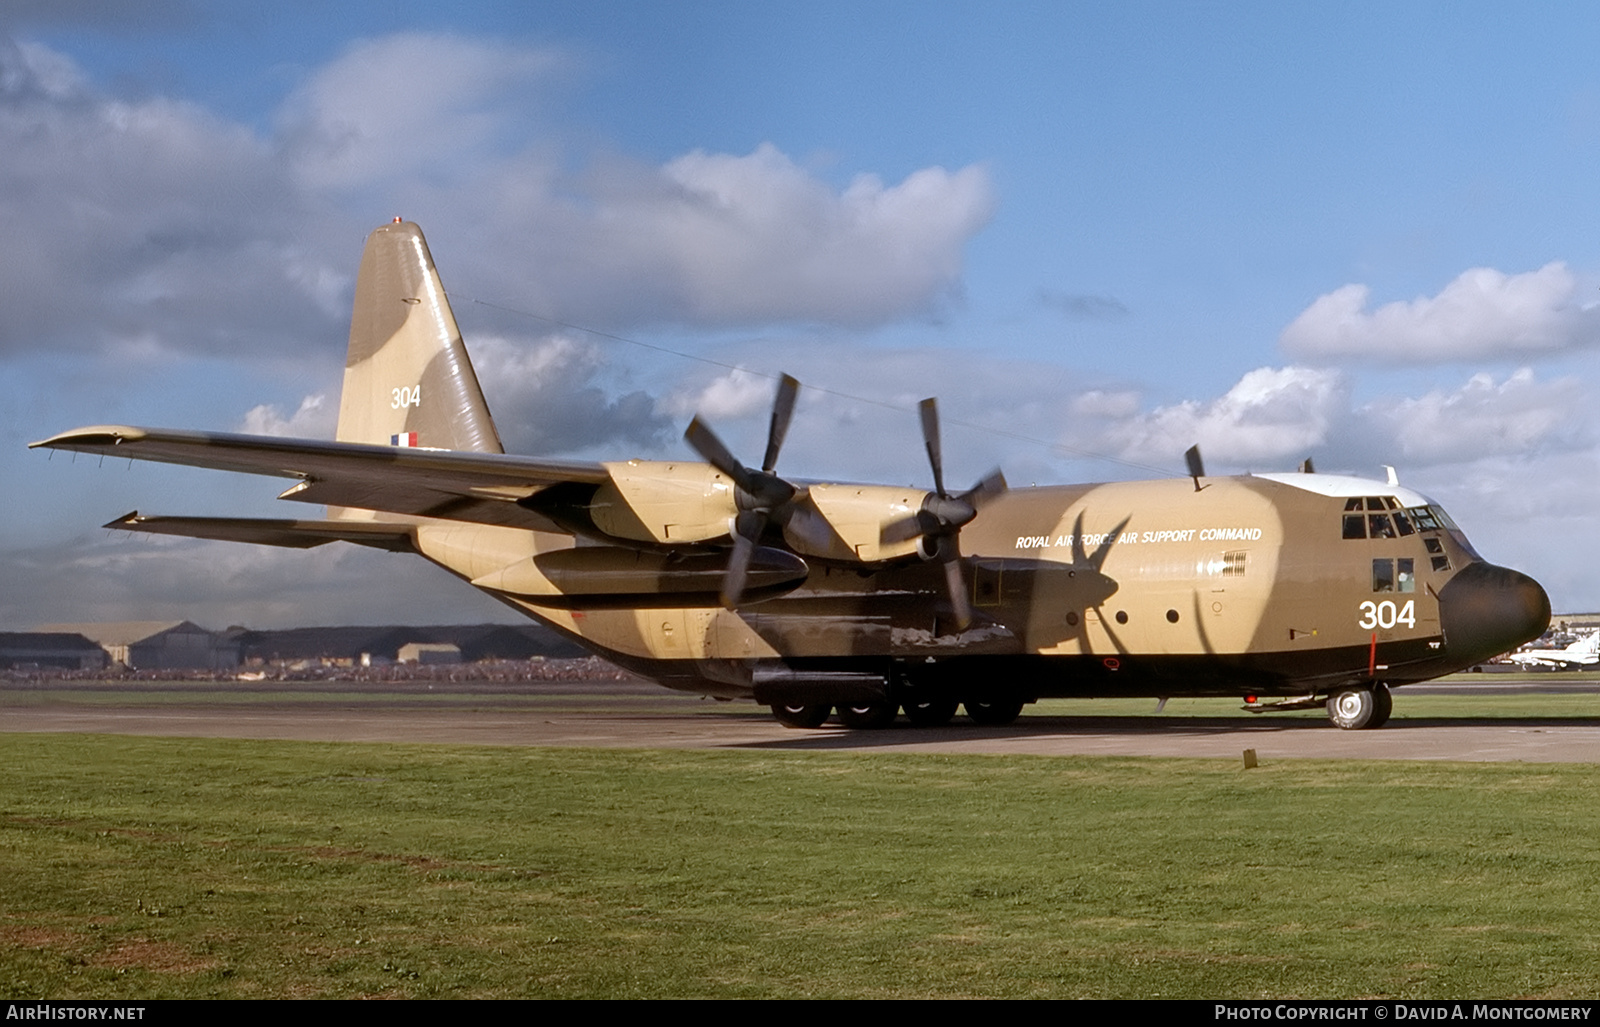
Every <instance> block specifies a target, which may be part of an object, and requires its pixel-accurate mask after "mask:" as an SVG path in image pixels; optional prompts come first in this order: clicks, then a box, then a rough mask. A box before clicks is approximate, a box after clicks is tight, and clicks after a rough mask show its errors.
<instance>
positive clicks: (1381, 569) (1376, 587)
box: [1372, 560, 1394, 592]
mask: <svg viewBox="0 0 1600 1027" xmlns="http://www.w3.org/2000/svg"><path fill="white" fill-rule="evenodd" d="M1372 590H1373V591H1374V592H1393V591H1394V561H1393V560H1374V561H1372Z"/></svg>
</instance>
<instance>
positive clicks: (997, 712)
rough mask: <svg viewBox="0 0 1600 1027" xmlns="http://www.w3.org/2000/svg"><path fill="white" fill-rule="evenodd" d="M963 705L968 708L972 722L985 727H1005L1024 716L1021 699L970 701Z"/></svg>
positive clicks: (968, 714)
mask: <svg viewBox="0 0 1600 1027" xmlns="http://www.w3.org/2000/svg"><path fill="white" fill-rule="evenodd" d="M962 705H963V706H965V707H966V708H967V716H969V717H971V718H972V722H973V723H974V724H982V725H983V726H984V727H1004V726H1005V725H1007V724H1009V723H1011V722H1012V721H1013V720H1016V719H1017V717H1018V716H1020V715H1021V714H1022V700H1021V699H991V700H988V701H985V702H979V701H977V700H975V699H968V700H967V701H966V702H964V703H962Z"/></svg>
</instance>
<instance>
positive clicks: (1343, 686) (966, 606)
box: [33, 218, 1550, 728]
mask: <svg viewBox="0 0 1600 1027" xmlns="http://www.w3.org/2000/svg"><path fill="white" fill-rule="evenodd" d="M798 388H799V386H798V383H796V382H795V380H794V379H792V378H789V377H787V376H785V377H784V378H782V379H781V381H780V384H779V386H778V390H777V398H776V402H775V404H774V409H773V412H772V420H771V427H770V430H769V434H768V442H767V449H766V453H765V455H764V457H763V459H762V461H761V465H760V467H759V468H754V467H748V466H746V465H745V464H743V463H742V462H741V461H740V460H739V459H737V458H736V457H735V456H734V455H733V454H732V453H731V452H730V451H729V450H728V449H727V448H726V447H725V446H724V445H723V444H722V442H721V441H719V440H718V438H717V436H716V435H715V434H714V433H713V432H712V430H711V429H710V428H708V427H707V426H706V425H705V424H704V423H703V422H701V421H700V420H699V419H698V418H696V419H695V420H694V421H693V422H692V423H691V424H690V425H689V428H688V431H687V433H686V438H687V440H688V442H689V443H690V445H691V446H693V447H694V449H695V450H696V451H697V452H698V453H699V454H700V455H701V456H702V457H704V459H705V462H703V463H702V462H693V461H641V460H624V461H619V462H614V463H586V462H578V461H561V460H547V459H539V458H532V457H523V456H513V455H507V454H506V453H505V452H504V449H503V447H502V446H501V444H500V438H499V436H498V434H497V433H496V431H495V426H494V422H493V421H492V420H491V419H490V416H489V410H488V407H487V405H486V404H485V402H484V398H483V395H482V392H481V391H480V389H479V385H478V380H477V377H476V375H475V373H474V372H473V369H472V365H471V363H470V362H469V361H468V359H467V352H466V348H465V346H464V344H463V342H462V340H461V336H460V333H459V331H458V329H457V327H456V321H455V317H454V315H453V314H452V312H451V310H450V305H449V302H448V299H447V298H446V295H445V291H444V288H443V285H442V284H441V282H440V280H439V276H438V272H437V271H436V269H435V267H434V264H433V258H432V256H431V255H430V254H429V252H428V248H427V244H426V242H425V241H424V240H423V237H422V232H421V231H420V230H419V229H418V228H417V226H416V225H414V224H411V223H407V222H402V221H400V220H399V219H398V218H397V219H396V220H395V223H393V224H389V225H384V226H382V227H380V228H378V229H377V230H376V231H374V232H373V233H372V235H371V236H370V237H369V239H368V241H367V245H366V250H365V253H364V254H363V257H362V261H361V268H360V273H359V276H358V278H357V282H356V290H355V309H354V315H353V317H352V320H351V326H350V345H349V351H348V356H347V360H346V365H345V373H344V386H343V392H342V395H341V398H340V406H339V421H338V429H337V432H336V436H335V441H333V442H327V441H315V440H304V439H288V438H277V437H259V436H250V435H238V434H220V433H209V432H194V431H175V430H159V429H152V428H136V427H126V426H98V427H88V428H79V429H76V430H74V431H69V432H65V433H62V434H60V435H56V436H55V437H53V438H49V439H45V440H44V441H42V442H36V443H34V444H33V445H34V446H43V447H47V448H51V449H63V450H72V451H76V452H81V453H98V454H103V455H114V456H118V457H128V458H131V459H137V460H154V461H161V462H166V463H176V464H189V465H194V466H200V467H209V468H216V469H220V470H225V471H239V472H245V473H250V474H266V475H276V476H279V477H284V478H292V479H298V480H297V481H296V483H295V484H294V485H293V486H292V487H290V488H289V489H288V490H287V491H285V492H283V493H282V495H281V496H280V498H282V499H292V500H296V501H298V502H304V503H316V504H324V505H326V507H327V510H326V517H325V518H323V519H305V520H302V519H260V518H217V517H171V516H144V515H141V514H139V513H137V512H135V513H130V514H128V515H126V516H124V517H121V518H119V519H117V520H115V521H112V522H111V523H110V524H109V525H107V527H112V528H120V529H124V530H129V531H142V532H154V533H157V534H167V535H182V536H191V537H197V538H205V539H224V540H230V541H236V542H252V543H260V544H265V545H276V546H290V547H298V548H307V547H311V546H319V545H323V544H325V543H329V542H335V541H344V542H353V543H356V544H358V545H365V546H373V547H377V548H379V549H386V550H391V551H396V552H408V553H415V554H418V555H420V556H422V557H424V558H426V559H428V560H430V561H432V562H433V563H436V564H438V565H439V566H441V567H443V568H445V569H446V570H448V571H450V572H451V573H453V574H455V575H456V576H458V577H460V578H462V579H464V580H466V581H467V582H469V583H471V584H472V585H474V586H476V587H478V588H480V589H483V590H484V591H486V592H488V593H489V594H490V595H492V596H494V597H496V598H498V599H500V600H502V601H503V602H506V603H508V604H510V605H511V606H513V607H515V608H516V609H517V610H519V611H521V612H523V613H524V614H526V615H528V616H530V617H532V618H534V619H536V620H538V621H541V622H543V623H545V624H547V625H550V626H552V627H554V628H556V629H557V630H559V631H561V632H563V633H565V634H566V635H569V636H570V637H571V638H573V639H574V640H575V641H577V642H580V643H582V644H583V645H585V646H587V647H588V648H590V649H591V650H593V651H594V652H596V653H598V654H600V655H601V656H604V657H605V658H606V659H608V660H611V661H613V662H615V663H617V664H619V665H621V666H623V667H626V668H629V669H632V670H634V671H637V672H639V673H641V674H644V675H646V676H648V677H650V678H653V679H655V680H656V681H658V682H660V683H661V684H663V685H666V686H668V687H670V688H676V689H681V690H684V691H689V692H696V693H701V694H705V695H710V696H715V697H718V698H724V699H746V700H748V699H754V700H755V701H756V702H758V703H762V704H765V705H769V706H771V707H772V710H773V713H774V715H775V716H776V717H777V718H778V719H779V720H780V721H782V722H783V723H785V724H788V725H791V726H796V727H817V726H820V725H821V724H822V723H823V722H824V721H825V720H826V719H827V718H828V716H829V715H830V713H831V712H832V711H833V710H834V709H837V710H838V713H839V718H840V720H841V721H842V722H843V723H844V724H846V725H847V726H849V727H853V728H873V727H881V726H884V725H886V724H888V723H889V722H890V721H892V720H894V718H895V717H896V716H897V715H898V713H899V711H900V710H901V709H902V708H903V709H904V710H905V713H906V716H907V718H908V719H909V720H910V721H911V722H912V723H913V724H917V725H930V724H942V723H947V722H949V721H950V720H951V719H952V718H953V717H954V716H955V714H956V712H957V708H958V706H964V707H965V709H966V712H967V714H968V716H969V717H971V718H972V719H973V720H975V721H977V722H978V723H981V724H1005V723H1009V722H1010V721H1012V720H1013V719H1015V718H1016V716H1017V715H1018V713H1019V712H1020V711H1021V709H1022V707H1023V706H1024V704H1027V703H1030V702H1033V701H1036V700H1038V699H1040V698H1043V697H1071V696H1080V697H1109V696H1146V697H1152V698H1168V697H1174V696H1235V697H1241V698H1243V699H1244V700H1245V702H1246V704H1247V706H1248V707H1249V708H1251V709H1256V710H1268V709H1306V708H1314V707H1317V706H1323V705H1325V706H1326V708H1327V711H1328V715H1329V717H1330V719H1331V720H1332V721H1333V723H1335V724H1337V725H1338V726H1339V727H1342V728H1372V727H1378V726H1380V725H1381V724H1383V723H1384V721H1386V720H1387V719H1388V717H1389V714H1390V711H1391V709H1392V699H1391V695H1390V691H1389V689H1390V687H1391V686H1395V685H1403V684H1407V683H1410V682H1416V681H1422V680H1425V679H1428V678H1432V677H1437V676H1439V675H1442V674H1446V673H1449V672H1451V671H1455V670H1459V669H1462V668H1465V667H1469V666H1471V665H1473V664H1475V663H1478V662H1480V661H1482V660H1484V659H1486V658H1488V657H1491V656H1494V655H1496V654H1498V653H1502V652H1505V651H1506V650H1508V649H1511V648H1513V647H1515V646H1517V645H1520V644H1521V643H1523V642H1526V641H1528V640H1529V639H1532V638H1536V637H1538V636H1539V635H1540V633H1542V632H1543V631H1544V630H1545V627H1546V626H1547V624H1548V623H1549V619H1550V603H1549V599H1548V598H1547V596H1546V595H1545V592H1544V590H1543V589H1542V588H1541V587H1540V586H1539V584H1538V583H1537V582H1535V581H1534V580H1533V579H1532V578H1529V577H1527V576H1525V575H1523V574H1520V573H1518V572H1516V571H1513V570H1508V569H1506V568H1503V567H1498V566H1495V565H1493V564H1490V563H1487V562H1485V561H1484V560H1483V559H1482V558H1481V557H1479V555H1478V554H1477V552H1476V551H1474V549H1473V548H1472V546H1471V544H1470V543H1469V542H1468V541H1467V538H1466V536H1465V535H1464V534H1463V533H1462V532H1461V530H1460V529H1459V528H1458V527H1457V526H1456V524H1455V523H1454V522H1453V521H1452V520H1451V519H1450V517H1449V516H1448V515H1446V513H1445V512H1444V510H1443V509H1441V508H1440V507H1439V505H1438V504H1436V503H1434V502H1433V501H1431V500H1429V499H1428V498H1427V497H1425V496H1422V495H1420V494H1418V493H1416V492H1413V491H1411V490H1410V489H1407V488H1403V487H1401V486H1400V485H1399V484H1398V483H1397V482H1396V481H1395V479H1394V476H1393V475H1392V474H1391V475H1390V476H1389V481H1388V482H1377V481H1370V480H1366V479H1360V478H1354V477H1346V476H1341V475H1331V474H1317V473H1314V472H1313V471H1312V468H1311V467H1310V464H1309V461H1308V462H1307V464H1306V465H1304V466H1303V467H1302V469H1301V471H1299V472H1296V473H1285V474H1256V475H1245V476H1237V477H1221V478H1218V477H1208V476H1207V475H1206V474H1205V470H1204V468H1203V466H1202V465H1201V461H1200V458H1199V453H1198V451H1197V450H1191V451H1190V452H1189V454H1188V460H1189V472H1190V473H1189V476H1188V477H1182V478H1172V479H1168V480H1156V481H1138V482H1117V483H1109V484H1092V485H1063V486H1056V487H1048V488H1026V489H1008V488H1007V487H1006V484H1005V480H1004V478H1003V477H1002V476H1001V475H1000V474H999V472H998V471H996V472H994V473H992V474H990V475H989V476H987V477H985V478H984V479H983V480H982V481H980V482H978V483H977V484H976V485H975V486H974V487H973V488H971V489H969V490H967V491H965V492H952V491H950V490H949V489H947V488H946V485H945V481H944V472H943V466H942V464H943V460H942V455H941V449H940V437H939V425H938V412H937V408H936V406H935V404H934V402H933V400H927V401H925V402H924V403H923V404H922V407H921V422H922V434H923V438H924V441H925V444H926V447H927V453H928V460H929V462H930V464H931V467H932V471H933V485H934V487H933V490H932V491H926V490H921V489H915V488H899V487H894V486H884V485H853V484H838V483H830V482H800V481H790V480H787V479H785V478H782V477H780V476H779V475H778V473H777V471H776V469H775V468H776V465H777V462H778V456H779V451H780V448H781V446H782V443H783V440H784V435H785V433H786V431H787V429H788V426H789V421H790V416H791V414H792V412H793V410H794V405H795V397H796V394H797V390H798ZM1267 700H1274V701H1270V702H1269V701H1267Z"/></svg>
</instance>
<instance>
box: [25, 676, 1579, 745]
mask: <svg viewBox="0 0 1600 1027" xmlns="http://www.w3.org/2000/svg"><path fill="white" fill-rule="evenodd" d="M1505 687H1507V688H1510V689H1517V688H1536V687H1537V685H1516V684H1512V683H1510V682H1507V683H1506V685H1505ZM1583 687H1584V688H1585V689H1586V690H1590V691H1593V690H1594V689H1593V686H1588V685H1585V686H1583ZM1448 688H1449V686H1415V687H1414V688H1413V689H1407V690H1406V692H1405V693H1401V695H1402V696H1403V695H1405V694H1417V693H1421V692H1423V691H1424V690H1447V689H1448ZM135 689H136V690H130V689H129V687H128V686H122V685H110V686H107V685H99V686H95V685H72V686H70V687H65V688H63V687H59V686H55V687H51V688H48V689H46V688H43V687H37V688H31V689H30V688H26V687H19V686H16V685H6V686H4V687H3V688H0V731H13V732H18V731H20V732H37V731H46V732H86V733H106V734H129V735H154V736H172V737H205V738H261V739H298V740H308V741H329V742H334V741H337V742H389V743H438V744H456V745H513V746H516V745H531V746H598V747H627V748H697V749H753V748H754V749H784V750H790V751H797V752H806V751H830V750H832V751H853V752H925V753H1015V754H1030V755H1042V756H1056V755H1102V756H1112V755H1115V756H1165V757H1187V758H1203V759H1228V760H1238V759H1240V756H1241V753H1242V752H1243V751H1244V750H1245V749H1254V750H1255V752H1256V754H1257V757H1258V759H1260V760H1272V759H1389V760H1465V761H1505V762H1519V761H1520V762H1528V763H1593V762H1600V719H1586V718H1585V719H1578V718H1571V717H1562V718H1527V717H1525V718H1502V717H1495V718H1489V717H1484V718H1476V719H1467V718H1449V719H1446V718H1434V719H1429V718H1416V717H1407V716H1406V715H1405V714H1404V712H1403V709H1404V707H1403V705H1402V704H1401V703H1399V702H1397V705H1396V716H1395V718H1394V719H1393V720H1391V721H1390V723H1389V724H1388V725H1387V726H1386V727H1384V728H1382V729H1381V730H1377V731H1339V730H1337V729H1335V728H1333V727H1331V726H1330V725H1329V724H1328V723H1327V721H1326V720H1325V719H1323V718H1321V717H1319V716H1317V715H1315V714H1302V715H1297V716H1285V715H1270V714H1269V715H1264V716H1261V717H1259V718H1257V717H1250V718H1241V717H1237V716H1192V715H1146V716H1103V715H1095V713H1094V709H1095V706H1094V703H1093V702H1092V701H1084V702H1083V703H1082V706H1081V708H1082V710H1083V715H1081V716H1080V715H1062V711H1063V710H1072V709H1073V708H1074V707H1073V704H1063V703H1053V704H1050V705H1049V706H1048V707H1046V708H1044V709H1047V710H1048V712H1039V709H1040V708H1034V707H1030V708H1029V710H1030V712H1029V713H1025V714H1024V715H1023V716H1022V718H1021V719H1019V720H1018V721H1017V723H1016V724H1014V725H1011V726H1009V727H1003V728H986V727H976V726H972V725H967V724H963V723H962V722H961V721H959V720H958V721H957V722H956V723H955V724H952V725H951V726H949V727H943V728H913V727H910V726H909V725H906V724H905V723H904V722H901V723H899V724H896V725H895V726H893V727H891V728H888V729H885V730H882V731H849V730H846V729H844V728H842V727H838V726H835V725H833V724H829V725H828V726H825V727H823V728H821V729H819V730H815V731H803V730H794V729H790V728H785V727H783V726H781V725H779V724H777V723H776V722H775V721H773V720H772V719H771V717H770V716H768V715H767V714H766V711H765V710H763V709H760V708H758V707H755V706H753V705H751V704H748V703H718V702H712V701H710V700H704V699H699V698H695V697H692V696H685V695H680V694H676V693H672V692H667V691H665V690H663V689H660V688H658V687H656V686H653V685H650V684H647V683H642V682H640V683H633V682H620V683H619V682H605V683H598V684H596V683H588V682H541V683H537V684H526V683H523V684H515V685H512V684H495V683H488V682H449V683H432V684H427V683H411V684H408V685H405V686H403V687H402V686H397V685H395V684H383V685H351V684H345V683H322V684H318V685H314V686H303V685H302V686H294V685H283V684H277V683H260V684H256V683H252V684H249V685H245V684H241V683H226V684H220V685H219V684H215V683H185V684H177V685H170V686H167V685H163V686H148V685H144V684H140V685H138V686H135ZM1561 690H1567V689H1566V688H1562V689H1561ZM1596 700H1597V712H1600V694H1597V696H1596Z"/></svg>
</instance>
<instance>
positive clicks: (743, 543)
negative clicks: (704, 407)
mask: <svg viewBox="0 0 1600 1027" xmlns="http://www.w3.org/2000/svg"><path fill="white" fill-rule="evenodd" d="M799 393H800V383H799V382H798V381H796V380H795V379H794V378H792V377H790V376H789V375H784V376H783V377H781V378H779V379H778V392H777V395H776V396H774V397H773V400H772V420H771V422H770V423H769V425H768V427H767V452H766V455H765V456H764V457H763V459H762V461H761V469H760V470H759V471H758V470H755V469H754V468H751V467H746V466H744V464H742V463H740V462H739V461H738V460H737V459H735V458H734V455H733V454H732V453H731V452H730V451H729V450H728V447H727V446H725V445H723V444H722V440H721V439H719V438H717V436H716V433H715V432H713V431H712V430H711V429H710V428H709V427H707V426H706V424H705V422H704V421H702V420H700V418H699V417H698V416H696V417H695V419H694V420H693V421H690V422H689V428H688V430H687V431H685V432H684V433H683V437H684V439H685V440H687V441H688V443H689V445H690V446H692V447H694V450H695V452H697V453H699V454H700V455H701V456H703V457H705V459H706V462H707V463H709V464H710V465H711V466H713V467H715V468H716V469H717V470H719V471H721V472H722V473H723V474H726V475H727V476H728V477H729V478H731V479H733V484H734V501H735V503H736V504H737V506H738V508H739V513H738V514H737V515H736V516H735V517H734V519H733V553H732V555H730V556H729V557H728V573H727V576H726V577H725V578H724V579H723V582H722V597H721V598H722V605H723V606H725V607H727V608H728V609H730V610H731V609H733V608H734V607H736V606H738V605H739V600H740V599H741V598H742V597H743V595H744V585H745V579H746V577H747V576H748V574H749V570H750V557H751V555H752V554H753V553H754V552H755V547H756V543H757V542H758V541H759V540H760V538H761V536H762V534H763V533H764V532H765V531H766V530H767V523H768V522H769V521H770V520H772V519H773V517H774V516H775V514H777V512H778V511H780V510H781V509H784V508H785V507H786V506H787V504H788V503H789V501H790V500H792V499H793V498H794V497H795V493H796V492H797V491H798V490H797V489H796V488H795V487H794V486H793V485H791V484H789V483H788V482H786V481H784V480H783V479H782V478H780V477H778V476H777V475H776V474H774V473H772V472H773V468H774V467H776V466H777V463H778V451H779V450H780V449H782V448H783V439H784V436H785V435H787V434H788V432H789V420H790V418H792V417H793V416H794V402H795V398H796V397H797V396H798V395H799Z"/></svg>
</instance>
